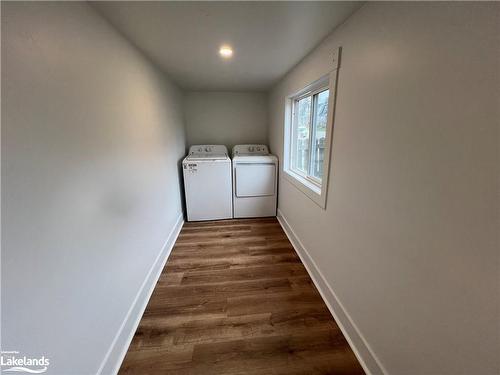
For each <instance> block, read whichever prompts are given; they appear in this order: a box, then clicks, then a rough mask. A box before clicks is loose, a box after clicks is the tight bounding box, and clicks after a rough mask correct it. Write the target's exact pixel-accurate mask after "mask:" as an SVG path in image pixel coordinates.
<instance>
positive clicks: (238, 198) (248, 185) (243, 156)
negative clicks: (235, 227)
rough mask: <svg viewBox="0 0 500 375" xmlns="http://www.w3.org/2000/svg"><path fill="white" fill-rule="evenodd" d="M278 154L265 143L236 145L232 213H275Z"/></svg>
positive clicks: (262, 214) (269, 214)
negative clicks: (274, 153)
mask: <svg viewBox="0 0 500 375" xmlns="http://www.w3.org/2000/svg"><path fill="white" fill-rule="evenodd" d="M277 181H278V158H277V157H276V156H274V155H271V154H269V150H268V148H267V146H265V145H237V146H234V147H233V216H234V217H235V218H243V217H264V216H276V204H277V199H276V198H277V195H278V191H277V187H278V184H277Z"/></svg>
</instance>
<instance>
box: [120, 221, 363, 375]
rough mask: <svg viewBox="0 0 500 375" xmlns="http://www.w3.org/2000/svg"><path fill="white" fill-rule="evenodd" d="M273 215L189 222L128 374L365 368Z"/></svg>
mask: <svg viewBox="0 0 500 375" xmlns="http://www.w3.org/2000/svg"><path fill="white" fill-rule="evenodd" d="M363 373H364V372H363V370H362V368H361V366H360V365H359V363H358V361H357V359H356V357H355V356H354V353H353V352H352V350H351V349H350V347H349V345H348V344H347V342H346V340H345V338H344V337H343V335H342V333H341V331H340V329H339V328H338V326H337V324H336V323H335V321H334V320H333V318H332V316H331V315H330V312H329V311H328V309H327V307H326V306H325V304H324V302H323V300H322V299H321V297H320V295H319V293H318V292H317V290H316V289H315V287H314V285H313V283H312V281H311V279H310V278H309V276H308V274H307V272H306V270H305V268H304V266H303V265H302V263H301V261H300V259H299V258H298V257H297V255H296V254H295V251H294V250H293V248H292V245H291V244H290V242H289V241H288V239H287V237H286V235H285V233H284V232H283V230H282V228H281V227H280V225H279V223H278V221H277V220H276V219H275V218H266V219H249V220H225V221H213V222H201V223H186V224H184V227H183V228H182V231H181V233H180V235H179V238H178V239H177V242H176V244H175V246H174V249H173V250H172V254H171V255H170V258H169V260H168V262H167V265H166V267H165V269H164V270H163V272H162V274H161V277H160V279H159V281H158V284H157V285H156V288H155V290H154V292H153V295H152V297H151V300H150V301H149V304H148V306H147V308H146V311H145V313H144V315H143V317H142V320H141V322H140V325H139V328H138V329H137V332H136V333H135V336H134V339H133V341H132V344H131V345H130V348H129V350H128V352H127V355H126V357H125V360H124V362H123V364H122V367H121V369H120V374H122V375H124V374H141V375H149V374H151V375H152V374H154V375H158V374H177V375H183V374H193V375H197V374H202V375H210V374H217V375H219V374H220V375H223V374H272V375H278V374H283V375H285V374H286V375H298V374H304V375H306V374H307V375H310V374H363Z"/></svg>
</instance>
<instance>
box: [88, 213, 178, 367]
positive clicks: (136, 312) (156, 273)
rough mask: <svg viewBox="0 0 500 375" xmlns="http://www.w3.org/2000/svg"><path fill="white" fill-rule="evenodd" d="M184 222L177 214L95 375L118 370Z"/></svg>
mask: <svg viewBox="0 0 500 375" xmlns="http://www.w3.org/2000/svg"><path fill="white" fill-rule="evenodd" d="M183 224H184V216H183V214H182V213H180V214H179V217H178V218H177V221H176V223H175V225H174V227H173V228H172V230H171V231H170V233H169V234H168V236H167V239H166V241H165V244H164V245H163V247H162V249H161V251H160V253H159V254H158V256H157V257H156V259H155V261H154V262H153V265H152V266H151V268H150V269H149V272H148V273H147V275H146V277H145V278H144V281H143V282H142V285H141V287H140V288H139V291H138V292H137V295H136V296H135V298H134V301H133V302H132V305H131V306H130V308H129V310H128V312H127V315H126V316H125V319H124V320H123V322H122V324H121V326H120V328H119V330H118V332H117V333H116V336H115V338H114V340H113V342H112V343H111V346H110V347H109V350H108V352H107V353H106V355H105V357H104V360H103V361H102V363H101V366H100V367H99V370H98V371H97V375H116V374H117V373H118V371H119V370H120V366H121V364H122V362H123V359H124V358H125V355H126V354H127V350H128V347H129V346H130V343H131V342H132V338H133V337H134V334H135V331H136V330H137V327H138V326H139V322H140V321H141V318H142V314H143V313H144V310H145V309H146V306H147V304H148V302H149V299H150V298H151V294H153V290H154V288H155V286H156V283H157V281H158V279H159V278H160V275H161V271H162V270H163V268H164V267H165V263H167V259H168V257H169V255H170V252H171V251H172V248H173V247H174V244H175V241H176V240H177V237H178V236H179V233H180V231H181V229H182V226H183Z"/></svg>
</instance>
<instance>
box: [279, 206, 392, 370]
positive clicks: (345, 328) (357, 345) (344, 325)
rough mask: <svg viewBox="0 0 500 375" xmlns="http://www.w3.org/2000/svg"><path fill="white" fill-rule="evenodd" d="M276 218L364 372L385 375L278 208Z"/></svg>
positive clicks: (382, 368)
mask: <svg viewBox="0 0 500 375" xmlns="http://www.w3.org/2000/svg"><path fill="white" fill-rule="evenodd" d="M277 217H278V221H279V223H280V225H281V227H282V228H283V230H284V231H285V234H286V236H287V237H288V239H289V240H290V242H291V243H292V246H293V248H294V249H295V252H296V253H297V255H298V256H299V258H300V260H301V261H302V263H303V264H304V266H305V268H306V270H307V273H308V274H309V276H310V277H311V279H312V280H313V282H314V285H315V286H316V288H317V289H318V291H319V293H320V294H321V297H322V298H323V301H324V302H325V304H326V306H327V307H328V309H329V310H330V313H331V314H332V316H333V318H334V319H335V322H336V323H337V325H338V326H339V328H340V330H341V331H342V333H343V334H344V337H345V338H346V340H347V341H348V343H349V345H350V346H351V349H352V350H353V352H354V354H355V355H356V357H357V358H358V360H359V362H360V364H361V366H362V367H363V369H364V370H365V372H366V373H367V374H371V375H383V374H387V371H386V370H385V369H384V367H383V366H382V364H381V363H380V361H379V359H378V358H377V356H376V355H375V353H373V351H372V349H371V348H370V346H369V345H368V343H367V341H366V339H365V338H364V337H363V335H362V334H361V332H360V331H359V329H358V327H357V326H356V324H355V323H354V322H353V320H352V319H351V317H350V315H349V314H348V312H347V311H346V310H345V308H344V307H343V305H342V303H341V302H340V300H339V299H338V297H337V295H336V294H335V292H334V291H333V288H332V286H331V285H330V284H329V283H328V281H327V280H326V279H325V277H324V276H323V274H322V273H321V271H320V269H319V267H318V266H317V265H316V262H314V260H313V258H312V257H311V256H310V255H309V252H308V251H307V249H306V248H305V247H304V245H303V244H302V242H301V241H300V239H299V237H297V235H296V233H295V232H294V230H293V229H292V227H291V226H290V224H289V222H288V221H287V220H286V218H285V216H284V215H283V213H282V212H281V210H280V209H279V208H278V215H277Z"/></svg>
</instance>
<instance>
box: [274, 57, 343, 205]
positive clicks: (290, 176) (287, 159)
mask: <svg viewBox="0 0 500 375" xmlns="http://www.w3.org/2000/svg"><path fill="white" fill-rule="evenodd" d="M339 57H340V48H339V49H338V50H337V51H336V52H335V54H334V59H333V61H334V69H333V70H332V71H331V72H329V73H328V74H327V75H325V76H323V77H321V78H320V79H318V80H316V81H315V82H313V83H311V84H310V85H308V86H307V87H305V88H303V89H302V90H300V91H298V92H296V93H294V94H292V95H289V96H288V98H287V101H286V103H285V129H284V130H285V131H284V136H285V137H284V138H285V139H284V147H283V171H284V172H285V173H284V176H285V178H286V179H287V181H289V182H290V183H292V184H293V185H294V186H295V187H296V188H298V189H299V190H300V191H301V192H303V193H304V194H305V195H307V196H308V197H309V198H310V199H311V200H312V201H313V202H315V203H316V204H317V205H318V206H320V207H321V208H323V209H325V208H326V196H327V192H328V181H329V178H328V177H329V172H330V170H329V167H330V158H331V148H332V147H331V146H332V134H333V122H334V117H335V116H334V115H335V98H336V96H337V77H338V70H339V67H340V64H339V60H340V59H339ZM326 89H328V90H329V97H328V114H327V125H326V134H325V150H324V157H323V177H322V179H321V181H320V180H319V179H317V178H315V177H314V176H311V175H310V174H309V173H307V174H303V173H300V171H297V170H294V169H292V168H291V164H292V163H291V160H292V147H291V146H292V142H293V139H292V133H293V123H294V116H297V113H295V112H294V107H295V103H296V102H297V101H298V100H300V99H302V98H304V97H307V96H311V98H312V99H314V95H315V94H317V93H320V92H322V91H324V90H326ZM313 108H314V104H313V103H311V112H313ZM312 116H313V115H312V114H311V118H312ZM312 127H313V124H312V123H311V130H313V129H312ZM309 138H310V139H309V141H310V142H311V141H312V139H313V134H312V132H311V134H310V135H309ZM308 164H309V165H310V163H308ZM308 167H309V166H308Z"/></svg>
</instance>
